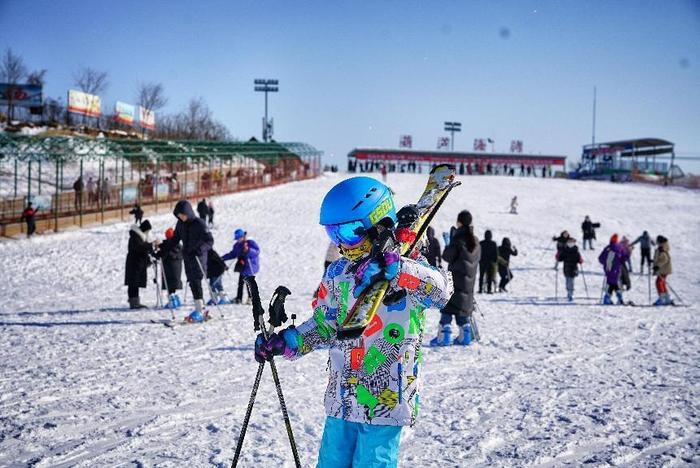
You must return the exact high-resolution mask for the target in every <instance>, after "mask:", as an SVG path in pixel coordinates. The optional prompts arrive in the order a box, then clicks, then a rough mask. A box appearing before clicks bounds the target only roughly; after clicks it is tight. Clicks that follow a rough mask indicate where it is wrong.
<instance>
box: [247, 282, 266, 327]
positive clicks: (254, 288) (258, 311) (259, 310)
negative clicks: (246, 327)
mask: <svg viewBox="0 0 700 468" xmlns="http://www.w3.org/2000/svg"><path fill="white" fill-rule="evenodd" d="M243 280H244V281H245V283H246V285H247V286H248V294H249V295H250V298H251V299H252V300H253V327H254V329H255V331H258V330H260V317H262V316H263V315H264V314H265V309H263V306H262V303H261V302H260V290H259V289H258V283H257V281H255V276H246V277H245V278H244V279H243Z"/></svg>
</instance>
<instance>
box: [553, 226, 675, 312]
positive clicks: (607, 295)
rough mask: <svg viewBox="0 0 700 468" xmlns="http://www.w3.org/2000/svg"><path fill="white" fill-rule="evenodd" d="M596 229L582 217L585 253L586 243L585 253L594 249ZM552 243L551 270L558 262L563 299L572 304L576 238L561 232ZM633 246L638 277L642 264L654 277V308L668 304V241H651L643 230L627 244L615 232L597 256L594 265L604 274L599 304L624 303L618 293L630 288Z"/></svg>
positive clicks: (576, 267) (577, 261) (577, 267)
mask: <svg viewBox="0 0 700 468" xmlns="http://www.w3.org/2000/svg"><path fill="white" fill-rule="evenodd" d="M599 227H600V223H594V222H592V221H591V219H590V217H589V216H586V217H585V219H584V221H583V223H582V224H581V231H582V238H583V250H586V244H588V248H589V250H594V247H593V241H594V240H595V239H596V232H595V230H596V229H597V228H599ZM552 241H553V242H556V251H557V253H556V256H555V258H556V263H555V269H558V265H559V263H562V264H563V266H564V268H563V273H564V278H565V281H566V291H567V299H568V300H569V302H572V301H573V297H574V287H575V285H574V280H575V278H576V277H577V276H578V275H579V273H580V272H581V273H582V267H581V265H582V264H583V256H582V255H581V253H580V252H579V249H578V246H577V245H576V239H575V238H574V237H573V236H571V235H570V234H569V232H568V231H562V232H561V233H560V234H559V235H558V236H554V237H552ZM637 244H639V247H640V264H639V274H640V275H643V274H644V266H645V265H646V267H647V274H648V275H649V276H651V275H652V274H653V275H655V276H656V281H655V285H656V292H657V295H658V298H657V300H656V301H655V302H654V305H672V304H673V301H672V299H671V297H670V294H669V291H668V290H669V287H668V285H667V281H666V278H667V277H668V275H670V274H671V273H672V272H673V270H672V266H671V254H670V249H669V244H668V239H667V238H666V237H665V236H663V235H658V236H657V237H656V240H655V241H654V239H652V237H651V236H650V235H649V233H648V232H647V231H644V232H643V233H642V234H641V235H640V236H639V237H637V238H636V239H635V240H634V241H630V239H629V238H628V237H627V236H624V235H623V236H622V237H620V236H619V235H618V234H617V233H615V234H613V235H612V236H610V240H609V242H608V244H607V245H606V246H605V247H604V248H603V250H602V251H601V253H600V255H599V256H598V262H599V263H600V264H601V266H602V268H603V272H604V274H605V283H604V285H603V287H602V289H604V291H603V292H602V302H603V303H604V304H608V305H609V304H613V298H616V299H617V303H618V304H625V301H624V298H623V295H622V293H623V291H629V290H630V289H631V288H632V277H631V274H632V273H633V268H632V252H633V251H634V246H635V245H637ZM653 246H656V251H655V252H654V255H653V257H652V255H651V249H652V247H653ZM584 280H585V278H584Z"/></svg>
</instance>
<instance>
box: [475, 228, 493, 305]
mask: <svg viewBox="0 0 700 468" xmlns="http://www.w3.org/2000/svg"><path fill="white" fill-rule="evenodd" d="M492 239H493V235H492V234H491V231H489V230H487V231H486V232H485V233H484V240H482V241H481V242H480V243H479V244H480V246H481V259H480V260H479V294H481V293H482V292H484V276H486V282H487V285H486V292H487V293H489V294H491V293H492V292H493V291H492V290H491V286H492V285H495V283H496V278H495V276H496V262H497V261H498V245H497V244H496V243H495V242H494V241H493V240H492Z"/></svg>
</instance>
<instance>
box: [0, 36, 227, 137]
mask: <svg viewBox="0 0 700 468" xmlns="http://www.w3.org/2000/svg"><path fill="white" fill-rule="evenodd" d="M46 75H47V70H46V69H38V70H32V71H30V70H29V68H28V67H27V66H26V65H25V63H24V59H23V58H22V56H20V55H18V54H15V53H14V52H13V51H12V49H10V48H8V49H5V51H4V53H3V54H2V57H1V58H0V82H2V83H8V84H10V85H18V84H25V83H26V84H34V85H40V86H42V87H44V86H45V84H46ZM73 85H74V86H75V87H76V88H77V89H78V90H80V91H83V92H85V93H89V94H95V95H98V96H99V95H100V94H103V93H104V92H105V91H106V90H107V89H108V87H109V76H108V73H107V72H106V71H101V70H96V69H94V68H91V67H83V68H81V69H80V70H78V71H77V72H76V73H75V74H74V75H73ZM135 100H136V103H137V104H138V105H140V106H142V107H145V108H146V109H150V110H152V111H154V112H155V113H156V129H155V130H153V131H151V132H149V133H150V134H151V135H152V136H153V137H155V138H167V139H172V140H183V139H185V140H230V139H231V134H230V132H229V131H228V129H227V128H226V126H225V125H224V124H223V123H221V122H220V121H218V120H216V119H215V118H214V115H213V112H212V111H211V109H209V106H208V105H207V104H206V102H205V101H204V99H202V98H201V97H200V98H193V99H191V100H190V101H189V104H188V105H187V107H186V108H185V109H183V110H181V111H180V112H178V113H176V114H169V115H168V114H161V113H160V111H161V110H162V109H163V108H165V106H166V105H167V103H168V98H167V97H166V95H165V88H164V87H163V85H162V84H161V83H158V82H146V83H140V84H139V85H138V87H137V90H136V96H135ZM4 120H9V121H15V120H19V121H20V122H33V123H38V124H48V125H67V126H79V125H84V126H88V127H96V128H97V129H100V130H124V131H134V130H136V128H135V127H131V126H129V125H127V124H124V123H120V122H117V121H116V120H115V118H114V115H113V114H112V113H111V112H110V111H109V110H107V109H106V108H105V106H104V103H103V105H102V115H101V116H100V117H98V118H93V117H85V116H82V115H78V114H72V113H70V112H68V111H67V103H63V99H62V98H58V99H56V98H52V97H48V96H45V97H44V103H43V105H42V106H41V107H40V108H26V107H19V106H16V105H15V103H14V102H13V101H12V96H10V99H9V100H8V103H7V106H6V112H5V114H4V115H3V113H1V112H0V121H4Z"/></svg>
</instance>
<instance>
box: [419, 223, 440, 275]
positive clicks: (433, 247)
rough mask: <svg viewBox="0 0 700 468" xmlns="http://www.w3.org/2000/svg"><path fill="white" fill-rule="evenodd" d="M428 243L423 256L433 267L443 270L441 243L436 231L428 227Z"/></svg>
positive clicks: (422, 252)
mask: <svg viewBox="0 0 700 468" xmlns="http://www.w3.org/2000/svg"><path fill="white" fill-rule="evenodd" d="M426 238H427V242H426V244H425V245H424V247H423V250H422V251H421V254H422V255H423V256H424V257H425V258H426V259H427V260H428V263H429V264H430V265H431V266H434V267H437V268H442V249H441V247H440V241H439V240H437V238H436V237H435V229H433V227H432V226H428V229H427V230H426Z"/></svg>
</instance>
